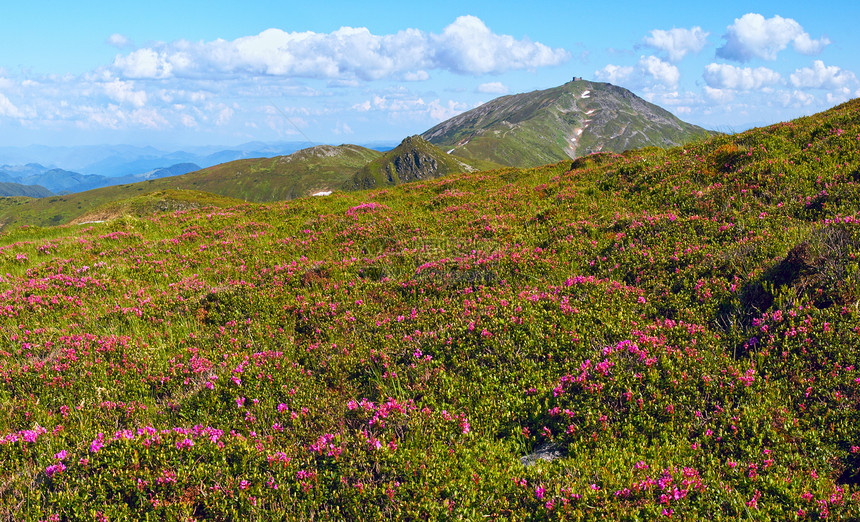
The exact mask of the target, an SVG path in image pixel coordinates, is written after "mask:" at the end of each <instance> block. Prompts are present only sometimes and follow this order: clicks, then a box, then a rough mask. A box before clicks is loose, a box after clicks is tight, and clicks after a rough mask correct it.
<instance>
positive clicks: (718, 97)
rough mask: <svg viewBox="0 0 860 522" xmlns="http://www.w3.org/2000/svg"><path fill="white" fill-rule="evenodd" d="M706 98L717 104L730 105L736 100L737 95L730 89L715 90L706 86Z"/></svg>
mask: <svg viewBox="0 0 860 522" xmlns="http://www.w3.org/2000/svg"><path fill="white" fill-rule="evenodd" d="M704 90H705V96H707V97H708V98H709V99H710V100H711V101H714V102H717V103H729V102H731V101H732V100H734V99H735V93H734V91H732V90H728V89H715V88H713V87H710V86H708V85H705V88H704Z"/></svg>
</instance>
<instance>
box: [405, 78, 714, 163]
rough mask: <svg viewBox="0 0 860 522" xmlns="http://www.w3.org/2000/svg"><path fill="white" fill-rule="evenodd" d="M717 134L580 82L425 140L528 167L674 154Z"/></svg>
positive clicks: (488, 111)
mask: <svg viewBox="0 0 860 522" xmlns="http://www.w3.org/2000/svg"><path fill="white" fill-rule="evenodd" d="M711 134H712V133H710V132H709V131H706V130H705V129H703V128H701V127H697V126H696V125H692V124H689V123H685V122H683V121H681V120H680V119H678V118H677V117H675V116H674V115H672V114H671V113H670V112H668V111H666V110H664V109H661V108H660V107H658V106H656V105H654V104H652V103H648V102H646V101H645V100H643V99H641V98H639V97H638V96H636V95H635V94H633V93H632V92H630V91H628V90H627V89H624V88H621V87H617V86H615V85H611V84H608V83H598V82H590V81H585V80H577V81H572V82H568V83H566V84H564V85H562V86H560V87H555V88H553V89H546V90H542V91H534V92H529V93H524V94H515V95H511V96H503V97H501V98H496V99H495V100H492V101H490V102H487V103H485V104H483V105H481V106H480V107H476V108H475V109H472V110H470V111H467V112H464V113H463V114H460V115H458V116H455V117H453V118H451V119H449V120H447V121H444V122H442V123H440V124H439V125H436V126H435V127H433V128H432V129H430V130H428V131H426V132H425V133H424V134H422V135H421V136H422V137H423V138H424V139H426V140H428V141H429V142H430V143H432V144H434V145H436V146H438V147H440V148H442V149H445V150H450V151H451V153H452V154H457V155H459V156H462V157H465V158H475V159H482V160H488V161H493V162H496V163H501V164H503V165H511V166H518V167H527V166H537V165H544V164H546V163H552V162H556V161H560V160H564V159H568V158H575V157H578V156H583V155H586V154H589V153H592V152H601V151H602V152H623V151H625V150H628V149H634V148H640V147H646V146H657V147H669V146H674V145H680V144H682V143H685V142H687V141H690V140H694V139H700V138H705V137H707V136H709V135H711Z"/></svg>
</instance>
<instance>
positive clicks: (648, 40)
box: [642, 26, 710, 62]
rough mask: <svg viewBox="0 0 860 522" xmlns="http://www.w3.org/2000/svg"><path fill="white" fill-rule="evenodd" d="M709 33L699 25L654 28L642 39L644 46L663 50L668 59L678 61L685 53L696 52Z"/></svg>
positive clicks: (703, 43) (705, 41)
mask: <svg viewBox="0 0 860 522" xmlns="http://www.w3.org/2000/svg"><path fill="white" fill-rule="evenodd" d="M709 34H710V33H708V32H706V31H703V30H702V28H701V27H698V26H697V27H693V28H692V29H677V28H674V29H670V30H668V31H664V30H662V29H654V30H653V31H651V35H650V36H646V37H645V38H644V39H643V40H642V41H643V42H644V43H645V45H646V46H648V47H651V48H654V49H657V50H659V51H664V52H665V53H666V54H667V55H668V56H669V61H671V62H678V61H680V60H681V59H682V58H683V57H684V56H685V55H686V54H687V53H698V52H699V51H701V50H702V49H703V48H704V47H705V44H706V43H707V42H708V35H709Z"/></svg>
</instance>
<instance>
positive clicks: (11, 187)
mask: <svg viewBox="0 0 860 522" xmlns="http://www.w3.org/2000/svg"><path fill="white" fill-rule="evenodd" d="M53 195H54V193H53V192H51V191H50V190H48V189H46V188H45V187H43V186H41V185H22V184H20V183H11V182H8V181H4V182H0V196H3V197H14V196H24V197H28V198H44V197H47V196H53Z"/></svg>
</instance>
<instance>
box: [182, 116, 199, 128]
mask: <svg viewBox="0 0 860 522" xmlns="http://www.w3.org/2000/svg"><path fill="white" fill-rule="evenodd" d="M179 121H180V122H182V125H184V126H185V127H188V128H189V129H191V128H194V127H197V120H195V119H194V116H191V115H190V114H182V115H180V116H179Z"/></svg>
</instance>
